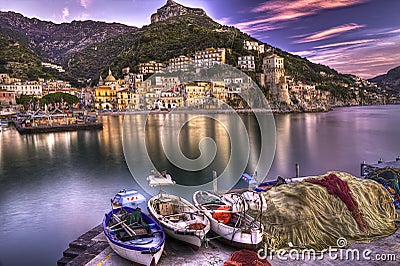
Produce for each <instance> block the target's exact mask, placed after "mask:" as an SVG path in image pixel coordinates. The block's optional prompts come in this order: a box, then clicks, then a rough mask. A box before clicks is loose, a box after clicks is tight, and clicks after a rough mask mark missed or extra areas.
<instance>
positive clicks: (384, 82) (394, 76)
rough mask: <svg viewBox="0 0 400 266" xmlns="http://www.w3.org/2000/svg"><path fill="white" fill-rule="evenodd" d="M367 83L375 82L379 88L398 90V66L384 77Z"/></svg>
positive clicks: (399, 70) (399, 79) (399, 73)
mask: <svg viewBox="0 0 400 266" xmlns="http://www.w3.org/2000/svg"><path fill="white" fill-rule="evenodd" d="M369 81H372V82H376V83H378V85H379V86H381V87H386V88H390V89H395V90H400V66H398V67H395V68H393V69H391V70H389V71H388V72H387V73H386V74H384V75H380V76H377V77H375V78H372V79H370V80H369Z"/></svg>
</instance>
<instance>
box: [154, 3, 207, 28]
mask: <svg viewBox="0 0 400 266" xmlns="http://www.w3.org/2000/svg"><path fill="white" fill-rule="evenodd" d="M188 14H195V15H200V16H207V14H206V12H205V11H204V10H203V9H201V8H189V7H185V6H183V5H180V4H178V3H176V2H174V1H172V0H167V3H166V4H165V5H164V6H162V7H161V8H159V9H157V13H154V14H153V15H151V23H155V22H158V21H163V20H167V19H169V18H171V17H177V16H182V15H188Z"/></svg>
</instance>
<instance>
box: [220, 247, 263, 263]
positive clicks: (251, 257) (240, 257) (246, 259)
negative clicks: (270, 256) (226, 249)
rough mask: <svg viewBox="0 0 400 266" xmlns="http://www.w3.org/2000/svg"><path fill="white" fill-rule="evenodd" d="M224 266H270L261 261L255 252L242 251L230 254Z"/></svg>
mask: <svg viewBox="0 0 400 266" xmlns="http://www.w3.org/2000/svg"><path fill="white" fill-rule="evenodd" d="M224 266H271V264H270V263H269V262H268V261H267V260H266V259H263V260H261V259H260V258H259V257H258V256H257V253H256V252H254V251H252V250H247V249H242V250H238V251H235V252H234V253H232V255H231V258H230V259H229V260H228V261H226V262H225V263H224Z"/></svg>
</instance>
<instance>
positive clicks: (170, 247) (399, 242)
mask: <svg viewBox="0 0 400 266" xmlns="http://www.w3.org/2000/svg"><path fill="white" fill-rule="evenodd" d="M397 212H398V214H399V215H400V210H398V211H397ZM398 224H399V225H400V221H399V222H398ZM237 250H238V249H236V248H234V247H230V246H228V245H225V244H222V243H220V242H219V241H217V240H216V239H213V240H211V241H210V242H209V247H208V248H205V247H204V246H202V247H201V248H200V249H199V250H198V251H194V250H193V249H192V248H190V247H189V246H188V245H186V244H184V243H182V242H179V241H177V240H174V239H172V238H170V237H167V238H166V241H165V248H164V252H163V255H162V256H161V259H160V261H159V262H158V264H157V265H159V266H171V265H179V266H186V265H187V266H197V265H198V266H222V265H224V262H225V261H227V260H229V258H230V256H231V254H232V253H233V252H235V251H237ZM349 250H350V251H351V250H359V251H360V254H362V252H363V251H365V250H368V251H370V253H369V254H370V255H369V256H370V259H368V258H363V257H362V256H361V255H360V258H359V259H356V258H353V259H350V260H348V259H343V258H342V259H340V257H339V255H340V254H345V253H346V252H348V251H349ZM399 250H400V230H397V231H396V232H395V233H394V234H392V235H390V236H387V237H383V238H380V239H377V240H375V241H373V242H371V243H356V244H352V245H351V246H350V247H348V248H347V249H341V250H337V251H335V253H332V256H330V255H328V254H327V255H326V256H324V257H323V258H320V257H319V256H317V259H308V260H307V258H305V259H300V260H299V259H293V258H292V257H290V255H288V254H285V255H284V256H282V257H276V256H275V257H274V258H273V259H272V260H271V259H269V258H267V259H268V261H269V262H270V263H271V265H273V266H286V265H288V264H290V265H294V266H301V265H303V266H304V265H313V266H314V265H315V266H320V265H331V266H334V265H343V266H345V265H349V263H351V264H352V265H353V266H364V265H381V264H382V263H384V265H398V262H399V260H400V251H399ZM335 254H336V255H335ZM376 255H380V256H383V255H384V256H385V257H386V258H389V256H390V257H391V260H388V259H386V260H381V261H377V257H376ZM57 265H58V266H78V265H86V266H132V265H133V266H138V264H135V263H132V262H130V261H128V260H126V259H124V258H122V257H120V256H119V255H117V254H116V253H115V252H114V251H113V250H112V249H111V248H110V246H109V245H108V242H107V239H106V237H105V235H104V233H103V229H102V226H101V225H98V226H96V227H94V228H92V229H91V230H89V231H88V232H86V233H84V234H83V235H81V236H80V237H78V238H77V239H76V240H74V241H72V242H71V243H70V244H69V246H68V248H67V249H66V250H65V251H64V252H63V257H62V258H61V259H59V260H58V261H57Z"/></svg>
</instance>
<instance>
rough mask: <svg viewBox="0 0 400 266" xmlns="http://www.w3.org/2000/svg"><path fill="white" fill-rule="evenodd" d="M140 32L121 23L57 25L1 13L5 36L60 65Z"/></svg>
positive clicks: (86, 22)
mask: <svg viewBox="0 0 400 266" xmlns="http://www.w3.org/2000/svg"><path fill="white" fill-rule="evenodd" d="M136 30H137V28H136V27H131V26H127V25H123V24H119V23H105V22H98V21H90V20H88V21H72V22H71V23H61V24H56V23H53V22H48V21H42V20H39V19H36V18H27V17H24V16H23V15H21V14H18V13H15V12H0V36H1V37H4V38H7V39H10V40H13V41H17V42H19V43H21V44H23V45H25V46H27V47H29V48H30V49H32V50H33V51H35V52H36V53H37V54H38V55H39V56H40V57H42V58H43V59H47V60H50V61H52V62H54V63H57V64H62V63H64V62H65V61H66V59H67V58H69V57H70V56H72V55H73V54H74V53H76V52H78V51H81V50H82V49H84V48H86V47H87V46H89V45H91V44H93V43H97V42H102V41H104V40H106V39H108V38H110V37H114V36H117V35H120V34H122V33H126V32H134V31H136Z"/></svg>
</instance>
